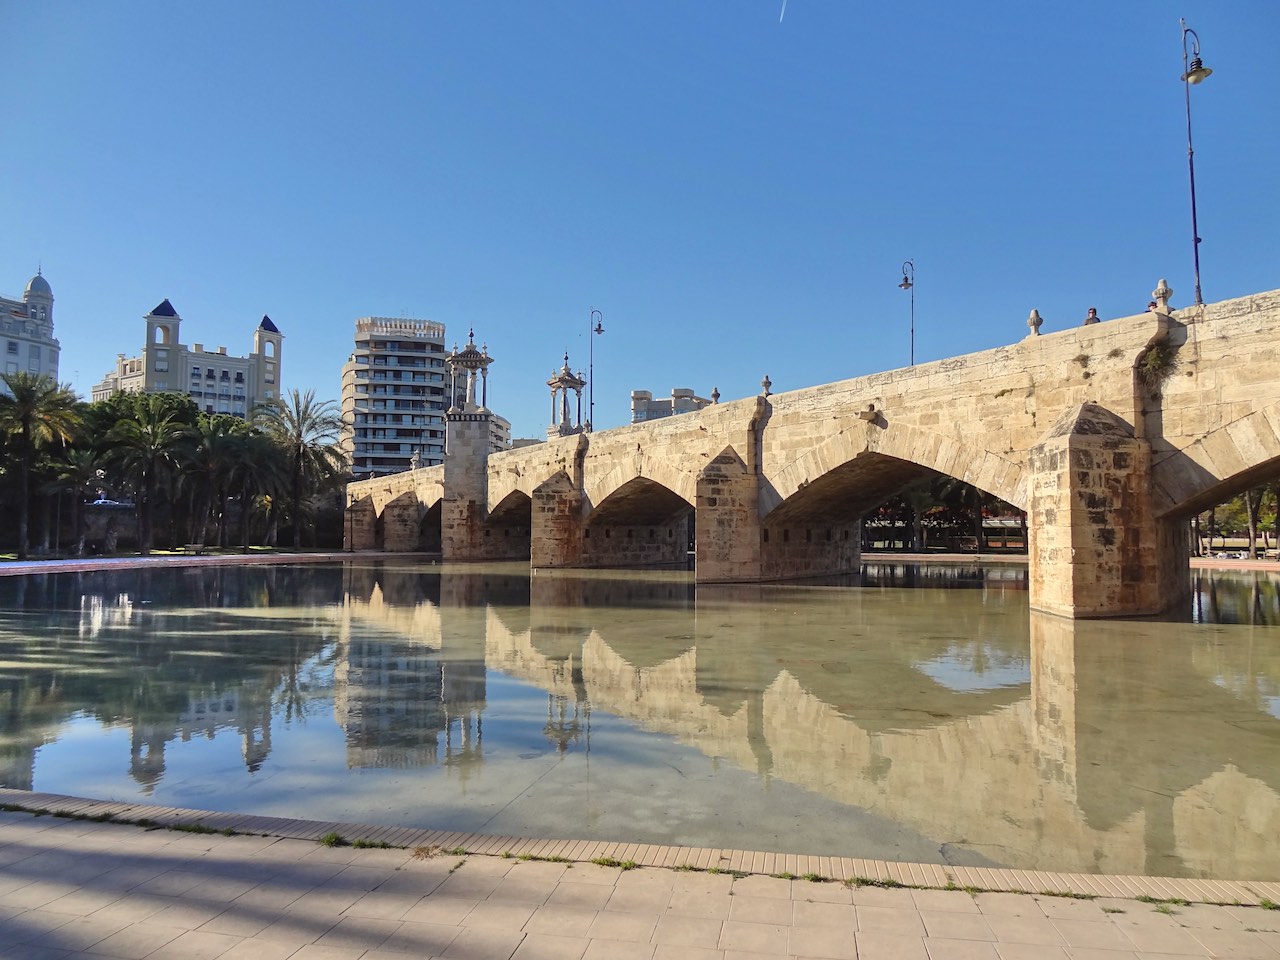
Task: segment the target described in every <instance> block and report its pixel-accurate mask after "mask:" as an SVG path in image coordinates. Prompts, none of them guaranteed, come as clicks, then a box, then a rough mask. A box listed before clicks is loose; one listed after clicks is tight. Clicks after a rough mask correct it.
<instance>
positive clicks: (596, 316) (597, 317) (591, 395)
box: [587, 307, 604, 430]
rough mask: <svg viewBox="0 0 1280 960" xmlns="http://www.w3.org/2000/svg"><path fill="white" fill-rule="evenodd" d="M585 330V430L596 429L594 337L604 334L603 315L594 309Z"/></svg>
mask: <svg viewBox="0 0 1280 960" xmlns="http://www.w3.org/2000/svg"><path fill="white" fill-rule="evenodd" d="M588 323H589V326H588V329H587V428H588V429H589V430H594V429H595V428H596V351H595V346H596V336H597V334H601V333H604V314H603V313H601V312H600V311H599V310H597V309H596V308H595V307H592V308H591V317H590V319H589V321H588Z"/></svg>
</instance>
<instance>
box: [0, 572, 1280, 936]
mask: <svg viewBox="0 0 1280 960" xmlns="http://www.w3.org/2000/svg"><path fill="white" fill-rule="evenodd" d="M894 558H895V559H908V558H906V557H904V556H903V555H894ZM255 559H257V558H255ZM273 559H275V560H276V561H277V562H279V561H284V562H291V561H294V560H297V559H300V558H299V557H296V556H283V557H281V556H277V557H275V558H273ZM302 559H337V557H336V556H328V557H326V556H324V555H309V556H307V557H305V558H302ZM876 559H882V558H876ZM883 559H888V558H887V557H885V558H883ZM930 559H935V558H933V557H930ZM120 562H121V563H122V564H123V563H128V564H129V565H135V564H137V563H139V562H141V563H170V562H180V563H184V564H188V563H199V564H207V563H218V562H243V558H239V557H232V558H218V557H215V558H172V559H170V558H164V559H163V560H160V559H159V558H156V559H155V560H151V561H146V560H144V561H138V560H137V559H136V558H134V559H133V560H132V561H120ZM71 563H74V562H71ZM71 563H68V565H71ZM102 565H103V563H102V561H101V560H96V561H93V562H92V566H94V567H100V566H102ZM1196 565H1197V566H1199V565H1200V564H1199V563H1197V564H1196ZM1206 565H1207V564H1206ZM1213 565H1215V566H1231V567H1243V566H1254V567H1259V568H1266V569H1272V568H1274V564H1273V563H1254V564H1248V563H1246V562H1244V561H1237V562H1225V563H1224V562H1221V561H1214V562H1213ZM21 566H23V567H28V568H30V567H32V566H34V567H36V568H37V569H43V570H50V569H51V568H52V569H57V567H53V566H52V565H51V564H48V563H45V564H24V565H21ZM15 568H18V569H15ZM62 569H66V567H65V566H64V567H62ZM0 572H30V570H29V569H27V570H22V569H21V568H20V567H19V565H17V564H4V565H0ZM19 808H21V809H19ZM31 811H43V812H42V813H41V814H40V815H37V814H35V813H33V812H31ZM107 817H110V818H114V819H104V818H107ZM192 827H195V828H196V829H197V830H201V831H214V832H192ZM330 833H333V834H338V835H340V836H341V837H342V838H343V839H344V841H345V842H346V843H350V842H352V841H356V840H363V841H367V842H371V843H375V844H377V843H387V844H389V845H390V846H389V847H388V848H377V847H374V848H369V847H361V848H357V847H353V846H350V845H337V846H326V845H325V844H324V843H322V842H321V838H323V837H324V836H325V835H326V834H330ZM593 861H596V862H593ZM615 863H616V864H617V865H613V864H615ZM633 864H634V866H633ZM948 887H950V888H951V889H948ZM956 888H959V889H956ZM1139 897H1142V898H1145V899H1138V898H1139ZM1276 904H1280V882H1253V881H1207V880H1193V879H1172V878H1157V877H1109V876H1096V875H1081V874H1054V873H1045V872H1040V871H1035V872H1031V871H1018V870H1005V869H994V868H965V867H952V866H945V865H938V864H907V863H892V862H884V861H872V860H857V859H848V858H839V857H819V856H800V855H789V854H779V853H758V852H751V851H743V850H711V849H701V848H687V847H686V848H681V847H662V846H649V845H638V844H625V843H607V842H588V841H573V840H539V839H523V838H513V837H495V836H487V835H479V834H459V833H447V832H441V831H429V830H409V829H405V828H392V827H379V826H373V825H360V824H352V823H320V822H311V821H299V820H284V819H279V818H271V817H256V816H250V815H242V814H229V813H214V812H209V811H199V810H175V809H171V808H162V807H151V806H146V805H142V804H137V803H115V802H111V801H106V800H91V799H81V798H73V797H62V796H55V795H49V794H41V793H31V792H27V791H21V790H7V789H0V957H5V958H8V957H12V958H22V960H66V958H104V957H115V958H124V960H170V958H172V960H285V958H290V960H402V958H404V957H406V956H412V957H416V958H433V957H441V958H449V960H455V958H456V960H540V958H548V960H579V958H581V960H630V958H643V960H782V958H805V960H882V958H883V960H1024V958H1025V960H1032V958H1034V960H1068V958H1069V960H1175V958H1184V960H1185V958H1253V960H1280V909H1276V908H1275V906H1276Z"/></svg>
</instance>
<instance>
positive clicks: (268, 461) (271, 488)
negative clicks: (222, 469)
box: [229, 430, 286, 553]
mask: <svg viewBox="0 0 1280 960" xmlns="http://www.w3.org/2000/svg"><path fill="white" fill-rule="evenodd" d="M234 440H235V445H234V448H233V453H232V457H233V465H232V469H231V480H230V483H229V486H230V487H231V488H233V489H234V488H235V487H236V486H237V485H239V489H240V539H241V541H242V542H243V544H244V552H245V553H248V552H249V524H250V521H251V520H252V518H253V513H254V507H255V502H256V500H257V498H258V497H259V496H263V495H266V496H268V497H270V495H271V494H273V493H275V492H277V491H279V490H281V489H282V488H283V487H284V485H285V482H286V477H285V466H284V463H283V457H282V451H281V448H280V447H279V446H277V445H276V443H275V442H274V441H273V440H272V439H271V438H270V437H268V436H267V435H266V434H265V433H261V432H260V431H258V430H252V431H249V432H247V433H244V434H241V435H239V436H236V437H235V438H234Z"/></svg>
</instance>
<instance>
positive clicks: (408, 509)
mask: <svg viewBox="0 0 1280 960" xmlns="http://www.w3.org/2000/svg"><path fill="white" fill-rule="evenodd" d="M421 520H422V509H421V507H420V505H419V504H418V498H417V496H415V495H414V493H413V492H412V491H406V492H405V493H402V494H400V496H398V497H396V498H395V499H394V500H392V501H391V502H390V503H388V504H387V505H386V506H385V507H383V508H382V549H383V550H385V551H387V552H388V553H411V552H413V551H414V550H417V549H418V530H419V524H420V522H421Z"/></svg>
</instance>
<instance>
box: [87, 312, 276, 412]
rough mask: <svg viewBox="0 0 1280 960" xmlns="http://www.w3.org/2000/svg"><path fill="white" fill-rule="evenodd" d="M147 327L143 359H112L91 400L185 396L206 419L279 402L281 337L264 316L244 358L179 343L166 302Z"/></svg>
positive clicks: (177, 324)
mask: <svg viewBox="0 0 1280 960" xmlns="http://www.w3.org/2000/svg"><path fill="white" fill-rule="evenodd" d="M143 320H144V322H145V323H146V325H147V334H146V341H145V342H144V344H143V347H142V353H141V354H140V355H138V356H135V357H126V356H125V355H124V354H123V353H121V354H117V355H116V368H115V370H113V371H111V372H109V373H107V374H106V375H105V376H104V377H103V378H102V381H101V382H100V383H96V384H94V386H93V389H92V398H93V399H94V400H105V399H107V398H108V397H110V396H111V395H112V394H113V393H116V392H117V391H123V392H125V393H185V394H187V395H188V396H190V397H191V399H192V400H194V401H195V402H196V406H198V407H199V408H200V409H201V410H203V411H204V412H205V413H229V414H232V415H234V416H237V417H245V418H248V417H249V416H250V415H251V414H252V412H253V409H254V407H256V406H258V405H260V404H266V403H274V402H277V401H278V400H279V398H280V364H281V357H280V350H281V345H282V342H283V340H284V336H283V335H282V334H281V333H280V331H279V329H277V327H276V325H275V324H274V323H272V322H271V318H270V317H268V316H263V318H262V320H261V322H260V323H259V324H258V327H257V329H256V330H254V332H253V350H252V352H250V354H249V355H248V356H246V357H237V356H233V355H231V354H228V353H227V348H226V347H217V348H216V349H213V350H206V349H205V347H204V344H202V343H197V344H195V345H194V346H192V347H187V346H186V345H185V344H183V343H182V342H181V340H180V339H179V336H180V328H181V324H182V317H180V316H178V312H177V311H176V310H174V309H173V305H172V304H171V303H169V301H168V300H164V301H162V302H161V303H160V304H159V305H158V306H157V307H156V308H155V309H154V310H152V311H151V312H150V313H148V314H147V315H146V316H145V317H144V318H143Z"/></svg>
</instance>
